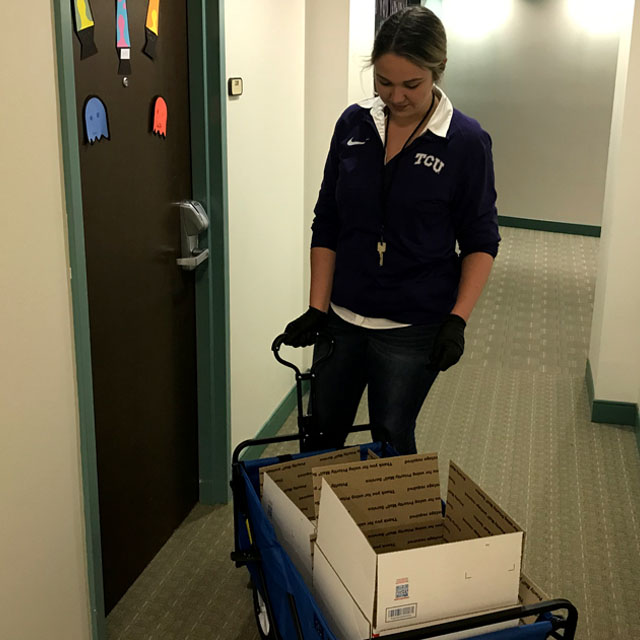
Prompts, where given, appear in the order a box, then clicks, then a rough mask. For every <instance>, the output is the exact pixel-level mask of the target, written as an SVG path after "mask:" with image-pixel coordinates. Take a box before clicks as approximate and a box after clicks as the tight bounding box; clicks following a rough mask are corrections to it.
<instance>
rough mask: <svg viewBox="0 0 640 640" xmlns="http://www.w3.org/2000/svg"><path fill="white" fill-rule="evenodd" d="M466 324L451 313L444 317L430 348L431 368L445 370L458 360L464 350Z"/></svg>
mask: <svg viewBox="0 0 640 640" xmlns="http://www.w3.org/2000/svg"><path fill="white" fill-rule="evenodd" d="M466 326H467V323H466V322H465V321H464V320H463V319H462V318H461V317H460V316H456V315H454V314H453V313H451V314H449V315H448V316H447V317H446V318H445V320H444V322H443V323H442V326H441V327H440V330H439V331H438V334H437V335H436V339H435V340H434V342H433V348H432V349H431V368H433V369H436V370H438V371H446V370H447V369H448V368H449V367H452V366H453V365H454V364H455V363H456V362H458V360H460V357H461V356H462V353H463V352H464V328H465V327H466Z"/></svg>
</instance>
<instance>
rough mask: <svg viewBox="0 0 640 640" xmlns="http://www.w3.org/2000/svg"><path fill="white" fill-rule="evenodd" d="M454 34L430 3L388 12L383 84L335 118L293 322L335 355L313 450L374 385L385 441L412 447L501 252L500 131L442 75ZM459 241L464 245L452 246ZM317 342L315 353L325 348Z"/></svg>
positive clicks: (377, 47)
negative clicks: (463, 105)
mask: <svg viewBox="0 0 640 640" xmlns="http://www.w3.org/2000/svg"><path fill="white" fill-rule="evenodd" d="M446 55H447V53H446V34H445V30H444V27H443V25H442V23H441V22H440V20H439V19H438V17H437V16H436V15H435V14H434V13H432V12H431V11H429V10H428V9H426V8H424V7H412V8H409V9H405V10H403V11H400V12H398V13H396V14H394V15H392V16H391V17H390V18H389V19H388V20H387V21H386V22H385V23H384V24H383V25H382V27H381V28H380V31H379V32H378V35H377V36H376V39H375V42H374V46H373V51H372V54H371V63H372V65H373V68H374V77H375V86H376V92H377V94H378V96H377V97H376V98H373V99H371V100H368V101H366V102H364V103H360V104H356V105H352V106H351V107H349V108H348V109H347V110H346V111H345V112H344V113H343V114H342V116H341V117H340V119H339V120H338V122H337V124H336V127H335V131H334V134H333V138H332V140H331V146H330V149H329V155H328V158H327V162H326V166H325V170H324V178H323V182H322V186H321V189H320V195H319V198H318V202H317V205H316V208H315V219H314V222H313V227H312V229H313V237H312V241H311V295H310V306H309V309H308V311H306V312H305V313H304V314H303V315H302V316H300V317H299V318H297V319H296V320H294V321H293V322H291V323H289V325H288V326H287V328H286V329H285V334H286V339H285V340H286V343H287V344H290V345H292V346H305V345H308V344H312V343H313V342H314V341H315V337H316V334H317V332H318V331H320V330H323V329H326V330H327V331H328V332H329V333H330V334H332V335H333V337H334V339H335V347H334V353H333V355H332V356H331V358H329V359H328V360H326V361H325V362H324V363H322V364H321V365H320V366H319V368H318V375H317V381H316V385H315V388H316V393H315V407H314V409H315V411H314V413H315V415H316V420H317V422H318V427H319V437H318V440H317V441H316V442H314V443H313V447H314V448H321V447H340V446H342V445H343V444H344V440H345V437H346V433H347V431H348V429H349V428H350V426H351V425H352V424H353V420H354V418H355V415H356V411H357V408H358V404H359V402H360V399H361V397H362V393H363V391H364V389H365V387H366V386H367V385H368V403H369V417H370V422H371V432H372V436H373V438H374V439H375V440H385V441H388V442H391V443H392V444H393V445H394V446H395V448H396V449H397V450H398V452H399V453H401V454H408V453H415V451H416V444H415V436H414V431H415V421H416V418H417V415H418V412H419V411H420V408H421V407H422V404H423V402H424V400H425V398H426V396H427V393H428V392H429V389H430V388H431V385H432V384H433V382H434V380H435V379H436V376H437V375H438V372H439V371H445V370H446V369H448V368H449V367H450V366H452V365H454V364H455V363H456V362H457V361H458V360H459V359H460V357H461V356H462V353H463V350H464V329H465V326H466V323H467V321H468V319H469V316H470V315H471V311H472V309H473V307H474V305H475V303H476V301H477V300H478V298H479V296H480V294H481V292H482V289H483V287H484V285H485V283H486V281H487V278H488V277H489V272H490V271H491V267H492V264H493V259H494V258H495V256H496V254H497V251H498V243H499V241H500V236H499V234H498V225H497V213H496V208H495V199H496V193H495V189H494V177H493V161H492V156H491V139H490V137H489V135H488V134H487V133H486V132H485V131H483V130H482V128H481V127H480V125H479V124H478V123H477V122H476V121H475V120H473V119H471V118H469V117H467V116H465V115H464V114H462V113H461V112H459V111H458V110H457V109H454V108H453V106H452V105H451V102H450V101H449V99H448V98H447V96H446V95H445V94H444V93H443V92H442V91H441V90H440V89H439V88H438V87H437V86H436V84H435V83H436V82H437V81H438V79H439V78H440V76H441V75H442V73H443V71H444V69H445V64H446ZM456 242H457V243H458V247H459V254H458V252H457V251H456ZM326 349H327V344H326V342H325V341H323V340H319V341H318V344H317V345H316V348H315V353H314V358H315V359H318V358H319V357H320V356H321V355H322V353H324V352H326Z"/></svg>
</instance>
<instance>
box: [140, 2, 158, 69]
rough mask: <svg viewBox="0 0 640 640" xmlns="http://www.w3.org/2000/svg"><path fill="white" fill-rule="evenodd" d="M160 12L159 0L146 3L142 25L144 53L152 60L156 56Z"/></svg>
mask: <svg viewBox="0 0 640 640" xmlns="http://www.w3.org/2000/svg"><path fill="white" fill-rule="evenodd" d="M159 12H160V0H149V4H148V5H147V21H146V23H145V25H144V27H145V29H144V32H145V35H146V42H145V45H144V50H143V51H144V53H146V54H147V55H148V56H149V57H150V58H151V59H152V60H153V59H154V58H155V57H156V43H157V41H158V35H159V33H160V32H159V30H158V17H159Z"/></svg>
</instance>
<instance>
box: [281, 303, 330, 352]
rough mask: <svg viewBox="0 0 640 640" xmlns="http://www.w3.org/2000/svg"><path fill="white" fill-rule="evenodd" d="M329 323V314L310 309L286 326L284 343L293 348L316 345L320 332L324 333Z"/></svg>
mask: <svg viewBox="0 0 640 640" xmlns="http://www.w3.org/2000/svg"><path fill="white" fill-rule="evenodd" d="M328 321H329V314H328V313H326V312H324V311H320V309H316V308H315V307H309V308H308V309H307V310H306V311H305V312H304V313H303V314H302V315H301V316H300V317H299V318H296V319H295V320H292V321H291V322H290V323H289V324H288V325H287V326H286V328H285V330H284V338H283V340H282V342H283V343H284V344H288V345H289V346H291V347H308V346H309V345H311V344H314V343H315V341H316V336H317V335H318V331H322V329H324V328H325V327H326V326H327V322H328Z"/></svg>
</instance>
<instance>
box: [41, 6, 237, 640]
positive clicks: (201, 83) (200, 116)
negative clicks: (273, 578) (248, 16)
mask: <svg viewBox="0 0 640 640" xmlns="http://www.w3.org/2000/svg"><path fill="white" fill-rule="evenodd" d="M186 5H187V19H188V25H187V28H188V53H189V97H190V117H191V174H192V192H193V193H192V197H193V198H194V199H195V200H199V201H200V202H202V203H203V204H204V206H205V209H206V210H207V212H208V214H209V219H210V224H209V229H208V231H207V237H206V240H205V239H204V238H203V240H205V242H206V244H205V243H203V245H202V246H207V247H209V260H207V261H206V262H205V265H203V266H201V267H199V268H198V270H197V271H196V273H195V295H196V345H197V380H198V382H197V387H198V388H197V393H198V466H199V480H200V486H199V499H200V502H202V503H204V504H217V503H226V502H228V500H229V477H230V469H229V465H230V463H229V460H230V440H231V439H230V415H229V414H230V410H229V408H230V391H229V261H228V198H227V145H226V90H225V57H224V43H225V41H224V8H223V5H224V0H186ZM53 8H54V29H55V45H56V53H57V55H56V63H57V71H58V93H59V105H60V126H61V129H60V133H61V150H62V163H63V172H64V192H65V203H66V213H67V227H68V228H67V233H68V238H69V261H70V266H71V275H72V278H71V298H72V306H73V331H74V345H75V362H76V383H77V394H78V419H79V430H80V449H81V467H82V488H83V506H84V520H85V537H86V547H87V550H86V553H87V570H88V583H89V600H90V607H91V611H90V621H91V637H92V638H93V640H104V639H105V638H106V618H105V612H104V590H103V574H102V552H101V535H100V516H99V502H98V472H97V458H96V436H95V420H94V404H93V380H92V365H91V341H90V329H89V303H88V293H87V272H86V254H85V243H84V223H83V212H82V187H81V180H80V153H79V140H78V125H77V122H78V120H77V118H78V113H77V108H76V95H75V70H74V62H73V38H74V37H75V36H74V27H73V16H72V12H71V2H70V1H69V0H54V1H53ZM114 55H115V54H114ZM114 73H115V70H114ZM176 268H178V267H177V266H176Z"/></svg>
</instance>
